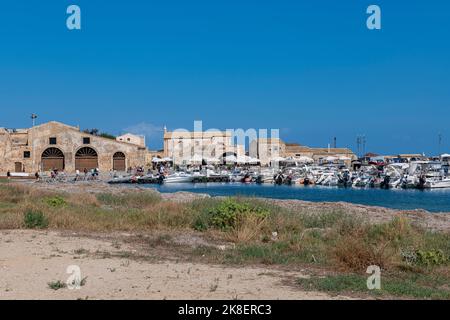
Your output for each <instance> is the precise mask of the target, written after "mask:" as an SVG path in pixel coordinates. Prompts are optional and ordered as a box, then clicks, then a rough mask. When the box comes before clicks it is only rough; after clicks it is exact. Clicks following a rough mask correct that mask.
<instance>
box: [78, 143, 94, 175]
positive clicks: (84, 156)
mask: <svg viewBox="0 0 450 320" xmlns="http://www.w3.org/2000/svg"><path fill="white" fill-rule="evenodd" d="M96 168H98V155H97V151H95V150H94V149H92V148H89V147H83V148H81V149H79V150H78V151H77V153H76V154H75V170H79V171H84V170H85V169H86V170H92V169H96Z"/></svg>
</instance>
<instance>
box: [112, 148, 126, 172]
mask: <svg viewBox="0 0 450 320" xmlns="http://www.w3.org/2000/svg"><path fill="white" fill-rule="evenodd" d="M125 160H126V157H125V154H124V153H123V152H116V153H114V155H113V170H115V171H126V163H125Z"/></svg>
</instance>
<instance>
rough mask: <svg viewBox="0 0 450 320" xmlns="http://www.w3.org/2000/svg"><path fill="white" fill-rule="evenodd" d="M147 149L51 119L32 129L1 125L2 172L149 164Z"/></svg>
mask: <svg viewBox="0 0 450 320" xmlns="http://www.w3.org/2000/svg"><path fill="white" fill-rule="evenodd" d="M146 155H147V148H145V147H142V146H139V145H135V144H131V143H126V142H119V141H116V140H112V139H107V138H103V137H99V136H94V135H90V134H86V133H83V132H81V131H80V130H79V128H77V127H72V126H68V125H65V124H62V123H59V122H48V123H45V124H42V125H39V126H35V127H33V128H30V129H24V130H7V129H2V128H0V174H2V175H3V174H5V173H6V172H7V171H10V172H27V173H34V172H42V171H48V170H49V169H50V166H51V165H53V164H54V165H55V166H61V167H62V168H58V169H60V170H64V171H65V172H69V173H71V172H75V171H76V170H77V169H78V170H80V171H82V170H83V169H92V168H93V167H94V166H95V167H97V168H98V169H99V170H100V171H103V172H105V171H110V170H113V169H114V170H118V169H120V170H118V171H121V170H122V169H125V168H128V167H137V166H144V165H145V164H146V162H145V161H146Z"/></svg>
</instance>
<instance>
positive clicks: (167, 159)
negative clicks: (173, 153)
mask: <svg viewBox="0 0 450 320" xmlns="http://www.w3.org/2000/svg"><path fill="white" fill-rule="evenodd" d="M162 161H164V162H172V161H173V160H172V158H169V157H165V158H163V159H162Z"/></svg>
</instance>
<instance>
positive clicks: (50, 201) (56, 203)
mask: <svg viewBox="0 0 450 320" xmlns="http://www.w3.org/2000/svg"><path fill="white" fill-rule="evenodd" d="M45 203H46V204H47V205H49V206H50V207H54V208H60V207H64V206H66V205H67V202H66V200H65V199H64V198H63V197H61V196H54V197H50V198H46V199H45Z"/></svg>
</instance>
